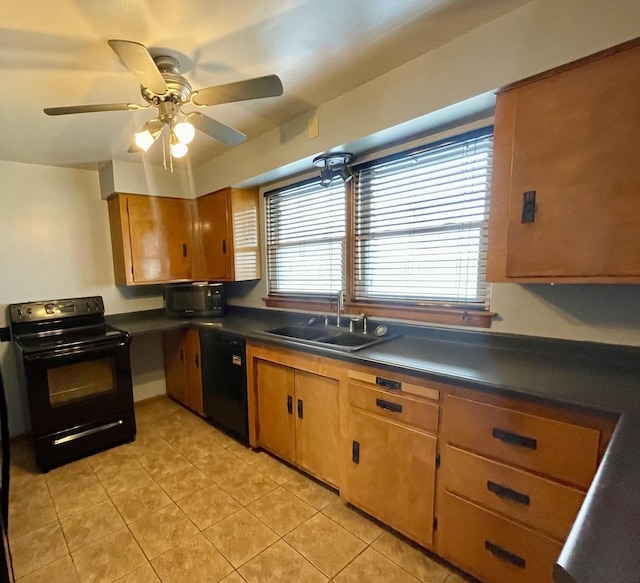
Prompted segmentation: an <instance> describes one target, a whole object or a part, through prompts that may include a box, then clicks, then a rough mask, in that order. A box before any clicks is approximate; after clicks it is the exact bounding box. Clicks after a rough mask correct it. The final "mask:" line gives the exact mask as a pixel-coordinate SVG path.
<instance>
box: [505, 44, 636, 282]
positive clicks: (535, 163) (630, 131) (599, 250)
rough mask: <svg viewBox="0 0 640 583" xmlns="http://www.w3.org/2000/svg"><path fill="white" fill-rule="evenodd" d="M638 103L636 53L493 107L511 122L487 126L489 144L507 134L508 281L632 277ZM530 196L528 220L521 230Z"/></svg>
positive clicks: (531, 87) (549, 81) (545, 82)
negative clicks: (491, 136) (492, 135)
mask: <svg viewBox="0 0 640 583" xmlns="http://www.w3.org/2000/svg"><path fill="white" fill-rule="evenodd" d="M512 92H515V97H513V96H510V93H512ZM638 95H640V47H635V48H633V49H628V50H625V51H622V52H619V53H616V54H613V55H610V56H607V57H604V58H599V59H597V60H594V61H592V62H588V63H586V64H581V65H579V66H576V67H574V68H571V69H568V70H565V71H561V72H559V73H556V74H553V75H550V76H548V77H546V78H543V79H541V80H537V81H533V82H531V83H528V84H526V85H524V86H522V87H518V88H514V89H512V90H511V91H507V92H506V93H505V94H504V95H501V96H500V97H499V100H498V105H497V107H498V108H500V107H501V106H502V103H504V104H505V106H506V107H509V108H512V111H510V115H509V116H502V115H500V118H501V119H508V118H511V119H512V120H513V126H512V127H511V128H509V127H507V128H504V127H502V128H499V127H498V126H496V141H498V133H499V132H503V131H507V132H513V137H512V139H513V144H512V159H511V160H510V162H511V181H510V182H511V184H510V189H509V192H510V195H509V196H510V208H509V218H508V232H507V242H506V244H507V265H506V274H507V276H509V277H519V276H520V277H525V276H573V277H579V276H629V275H638V274H640V237H638V230H639V229H640V205H639V204H638V190H639V189H640V164H639V163H638V160H640V140H638V131H639V130H640V99H638ZM498 117H499V116H498V113H497V114H496V119H498ZM531 191H535V193H536V198H535V206H536V209H537V210H536V213H535V216H534V220H533V222H524V223H523V222H522V220H523V197H524V193H526V192H531Z"/></svg>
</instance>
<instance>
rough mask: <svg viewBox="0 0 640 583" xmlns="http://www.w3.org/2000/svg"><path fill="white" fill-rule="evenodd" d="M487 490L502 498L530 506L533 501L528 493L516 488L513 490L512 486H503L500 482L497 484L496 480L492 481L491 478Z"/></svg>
mask: <svg viewBox="0 0 640 583" xmlns="http://www.w3.org/2000/svg"><path fill="white" fill-rule="evenodd" d="M487 490H489V492H493V493H494V494H495V495H496V496H499V497H500V498H506V499H507V500H513V501H514V502H517V503H518V504H522V505H523V506H529V504H530V502H531V500H530V499H529V496H527V495H526V494H522V493H520V492H518V491H516V490H512V489H511V488H507V487H506V486H502V485H500V484H497V483H496V482H492V481H491V480H487Z"/></svg>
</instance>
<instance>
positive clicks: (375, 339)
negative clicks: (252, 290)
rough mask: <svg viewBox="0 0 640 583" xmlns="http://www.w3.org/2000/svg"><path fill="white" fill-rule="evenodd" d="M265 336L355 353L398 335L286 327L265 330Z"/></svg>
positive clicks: (310, 327)
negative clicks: (270, 335)
mask: <svg viewBox="0 0 640 583" xmlns="http://www.w3.org/2000/svg"><path fill="white" fill-rule="evenodd" d="M265 334H274V335H276V336H281V337H283V338H288V339H290V340H295V341H297V342H302V343H303V344H311V345H314V346H325V347H327V348H329V347H330V348H334V349H338V350H345V351H347V352H355V351H356V350H361V349H362V348H367V347H369V346H373V345H375V344H380V343H381V342H385V341H386V340H390V339H391V338H395V337H396V335H392V334H390V335H388V336H374V335H373V334H360V333H358V332H346V331H345V332H343V331H340V330H339V329H337V328H319V327H314V326H284V327H282V328H274V329H272V330H265Z"/></svg>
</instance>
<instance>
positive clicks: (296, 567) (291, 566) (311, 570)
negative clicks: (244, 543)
mask: <svg viewBox="0 0 640 583" xmlns="http://www.w3.org/2000/svg"><path fill="white" fill-rule="evenodd" d="M238 571H239V572H240V574H241V575H242V576H243V577H244V578H245V579H246V580H247V581H248V583H289V582H291V583H293V582H296V583H297V582H298V581H300V582H302V581H304V583H324V582H326V581H328V579H327V578H326V577H325V576H324V575H323V574H322V573H321V572H320V571H318V569H316V568H315V567H314V566H313V565H312V564H311V563H310V562H309V561H307V560H306V559H305V558H304V557H303V556H302V555H301V554H300V553H298V552H297V551H295V550H294V549H293V548H292V547H290V546H289V545H288V544H287V543H286V542H284V541H283V540H280V541H278V542H277V543H275V544H274V545H272V546H270V547H269V548H268V549H267V550H265V551H263V552H262V553H260V554H259V555H258V556H257V557H255V558H253V559H251V560H250V561H249V562H248V563H246V564H244V565H243V566H242V567H240V569H238ZM364 581H366V579H363V580H362V582H364ZM367 583H368V582H367Z"/></svg>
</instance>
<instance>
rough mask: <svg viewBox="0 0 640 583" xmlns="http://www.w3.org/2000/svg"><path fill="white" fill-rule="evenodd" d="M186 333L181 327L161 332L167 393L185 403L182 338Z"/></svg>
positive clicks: (185, 390)
mask: <svg viewBox="0 0 640 583" xmlns="http://www.w3.org/2000/svg"><path fill="white" fill-rule="evenodd" d="M186 335H187V333H186V330H183V329H179V330H168V331H167V332H163V334H162V348H163V351H164V373H165V381H166V384H167V394H168V395H169V396H170V397H172V398H173V399H175V400H176V401H179V402H180V403H183V404H185V405H186V403H187V376H186V372H185V356H186V355H185V352H184V339H185V338H186Z"/></svg>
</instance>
